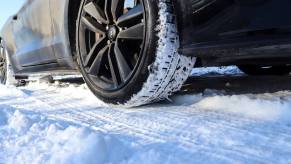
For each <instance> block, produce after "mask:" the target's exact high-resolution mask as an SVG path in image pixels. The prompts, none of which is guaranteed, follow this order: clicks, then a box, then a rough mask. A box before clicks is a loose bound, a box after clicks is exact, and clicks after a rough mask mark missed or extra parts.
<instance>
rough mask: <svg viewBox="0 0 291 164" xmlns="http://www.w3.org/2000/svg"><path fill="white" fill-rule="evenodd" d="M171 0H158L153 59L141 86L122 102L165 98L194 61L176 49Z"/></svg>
mask: <svg viewBox="0 0 291 164" xmlns="http://www.w3.org/2000/svg"><path fill="white" fill-rule="evenodd" d="M173 8H174V7H173V3H172V0H159V13H158V15H159V20H158V26H157V28H156V30H157V31H158V37H159V40H158V47H157V51H156V60H155V62H154V63H153V64H152V65H150V66H149V68H148V69H149V77H148V79H147V81H146V82H145V83H144V85H143V88H142V90H141V91H140V92H139V93H137V94H136V95H134V96H133V97H132V98H131V99H130V100H129V101H128V102H127V103H126V104H125V106H128V107H134V106H140V105H145V104H149V103H153V102H156V101H160V100H163V99H168V97H169V96H170V95H172V94H173V93H174V92H176V91H178V90H180V89H181V87H182V85H183V83H184V82H185V81H186V80H187V78H188V76H189V74H190V72H191V70H192V68H193V66H194V63H195V58H190V57H185V56H182V55H180V54H179V53H178V51H177V50H178V48H179V36H178V31H177V24H176V16H175V14H174V9H173Z"/></svg>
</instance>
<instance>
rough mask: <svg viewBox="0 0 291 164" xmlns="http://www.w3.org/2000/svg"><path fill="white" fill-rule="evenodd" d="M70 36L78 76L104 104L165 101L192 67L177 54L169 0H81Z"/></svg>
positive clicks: (191, 61) (176, 41) (189, 62)
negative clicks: (74, 32)
mask: <svg viewBox="0 0 291 164" xmlns="http://www.w3.org/2000/svg"><path fill="white" fill-rule="evenodd" d="M76 32H77V34H76V51H77V56H78V63H79V66H80V69H81V72H82V74H83V76H84V79H85V81H86V83H87V84H88V87H89V88H90V89H91V90H92V92H93V93H94V94H95V95H96V96H97V97H99V98H100V99H101V100H103V101H105V102H106V103H110V104H119V105H126V106H139V105H144V104H148V103H151V102H154V101H158V100H161V99H165V98H168V96H169V95H171V94H172V93H173V92H175V91H177V90H179V89H180V88H181V86H182V84H183V83H184V81H185V80H186V79H187V78H188V75H189V74H190V72H191V69H192V67H193V65H194V63H195V59H193V58H188V57H184V56H181V55H180V54H178V53H177V49H178V47H179V38H178V34H177V26H176V18H175V15H174V11H173V4H172V0H156V1H151V0H134V1H133V0H128V1H127V0H103V1H91V0H83V1H82V3H81V7H80V11H79V16H78V20H77V31H76Z"/></svg>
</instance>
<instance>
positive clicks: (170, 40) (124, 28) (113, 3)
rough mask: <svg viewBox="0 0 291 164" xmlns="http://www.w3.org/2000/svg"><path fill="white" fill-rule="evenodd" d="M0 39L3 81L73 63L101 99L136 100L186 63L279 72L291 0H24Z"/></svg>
mask: <svg viewBox="0 0 291 164" xmlns="http://www.w3.org/2000/svg"><path fill="white" fill-rule="evenodd" d="M7 3H9V2H7ZM1 47H2V48H1V55H0V81H1V83H3V84H5V83H11V81H13V80H14V78H15V77H17V76H27V75H30V74H35V73H38V74H39V73H41V74H42V73H63V72H67V71H70V72H80V73H82V75H83V77H84V80H85V82H86V83H87V85H88V87H89V88H90V89H91V90H92V92H93V93H94V94H95V95H96V96H97V97H99V98H100V99H101V100H103V101H104V102H106V103H110V104H120V105H126V106H138V105H143V104H148V103H151V102H155V101H159V100H162V99H166V98H167V97H168V96H169V95H171V94H172V93H174V92H176V91H178V90H179V89H180V88H181V86H182V84H183V82H184V81H185V80H186V79H187V78H188V76H189V74H190V72H191V70H192V68H193V67H194V64H195V66H196V67H202V66H227V65H237V66H238V67H239V68H240V69H241V70H242V71H244V72H245V73H247V74H250V75H270V74H272V75H284V74H288V73H289V72H290V68H289V67H290V66H289V64H291V1H290V0H28V1H27V2H26V3H25V5H24V6H23V7H22V9H21V10H20V11H19V12H18V13H17V14H16V15H14V16H12V17H11V18H10V19H9V20H8V21H7V23H6V24H5V26H4V28H3V29H2V31H1Z"/></svg>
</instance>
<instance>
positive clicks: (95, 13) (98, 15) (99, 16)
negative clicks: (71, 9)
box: [84, 2, 107, 24]
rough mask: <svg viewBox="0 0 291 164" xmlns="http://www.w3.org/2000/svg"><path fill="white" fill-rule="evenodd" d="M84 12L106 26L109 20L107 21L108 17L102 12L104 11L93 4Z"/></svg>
mask: <svg viewBox="0 0 291 164" xmlns="http://www.w3.org/2000/svg"><path fill="white" fill-rule="evenodd" d="M84 11H85V12H86V13H87V14H89V15H90V16H92V17H93V18H95V19H96V20H97V21H99V22H101V23H104V24H106V23H107V20H106V15H105V13H104V12H103V11H102V9H101V8H100V7H99V6H98V5H96V4H95V3H93V2H90V3H88V4H87V5H85V6H84Z"/></svg>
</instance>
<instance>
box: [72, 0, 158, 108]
mask: <svg viewBox="0 0 291 164" xmlns="http://www.w3.org/2000/svg"><path fill="white" fill-rule="evenodd" d="M84 3H85V0H82V3H81V7H80V9H79V14H78V19H77V23H76V24H77V28H76V29H77V30H76V34H77V35H76V45H77V46H76V51H77V56H78V65H79V67H80V70H81V73H82V74H83V78H84V80H85V82H86V84H87V86H88V87H89V89H90V90H91V91H92V92H93V93H94V94H95V95H96V96H97V97H98V98H100V99H101V100H103V101H105V102H106V103H112V104H124V103H126V102H127V101H129V100H130V99H131V98H132V96H133V95H135V94H137V93H138V92H139V91H141V89H142V87H143V85H144V83H145V82H146V81H147V79H148V77H149V66H150V65H151V64H152V63H154V62H155V59H156V53H157V47H158V40H159V37H158V32H159V31H158V30H156V28H157V25H158V24H159V22H158V20H159V14H158V12H159V1H158V0H143V6H144V11H145V17H146V32H145V35H146V37H145V40H144V49H143V52H142V53H143V55H142V58H141V59H140V61H139V64H138V67H137V68H136V71H135V73H134V75H133V76H132V78H131V80H130V81H129V82H128V83H127V84H126V85H125V86H124V87H123V88H121V89H119V90H117V91H112V92H110V91H106V90H103V89H100V88H99V87H97V86H96V85H95V84H94V83H93V82H92V81H91V79H90V78H88V77H87V76H86V72H85V70H84V67H83V66H82V62H81V54H80V49H79V24H80V16H81V13H82V8H83V5H84Z"/></svg>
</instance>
